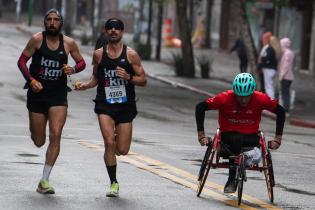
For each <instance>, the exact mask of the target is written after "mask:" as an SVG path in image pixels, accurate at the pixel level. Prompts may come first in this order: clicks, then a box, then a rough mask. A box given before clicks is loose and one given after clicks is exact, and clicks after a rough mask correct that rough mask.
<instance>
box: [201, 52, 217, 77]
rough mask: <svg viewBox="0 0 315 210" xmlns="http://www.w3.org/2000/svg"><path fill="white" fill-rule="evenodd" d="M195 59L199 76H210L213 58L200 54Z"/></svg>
mask: <svg viewBox="0 0 315 210" xmlns="http://www.w3.org/2000/svg"><path fill="white" fill-rule="evenodd" d="M197 61H198V64H199V67H200V76H201V78H210V74H211V71H212V63H213V58H208V57H207V56H206V55H201V56H200V57H198V58H197Z"/></svg>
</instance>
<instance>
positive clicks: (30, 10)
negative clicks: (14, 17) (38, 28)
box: [28, 0, 33, 26]
mask: <svg viewBox="0 0 315 210" xmlns="http://www.w3.org/2000/svg"><path fill="white" fill-rule="evenodd" d="M32 19H33V0H28V26H31V25H32Z"/></svg>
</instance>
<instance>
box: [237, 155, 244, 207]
mask: <svg viewBox="0 0 315 210" xmlns="http://www.w3.org/2000/svg"><path fill="white" fill-rule="evenodd" d="M245 173H246V172H245V162H244V155H241V156H240V160H239V165H238V166H237V168H236V184H237V204H238V205H241V203H242V195H243V185H244V180H245V176H246V175H245Z"/></svg>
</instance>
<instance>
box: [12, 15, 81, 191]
mask: <svg viewBox="0 0 315 210" xmlns="http://www.w3.org/2000/svg"><path fill="white" fill-rule="evenodd" d="M44 25H45V31H43V32H38V33H36V34H34V35H33V36H32V37H31V39H30V40H29V41H28V43H27V45H26V47H25V48H24V50H23V52H22V54H21V56H20V58H19V60H18V67H19V69H20V70H21V72H22V74H23V76H24V78H25V80H26V81H27V83H28V84H29V89H28V91H27V109H28V111H29V126H30V132H31V138H32V140H33V142H34V144H35V145H36V146H37V147H41V146H43V145H44V144H45V140H46V125H47V122H48V124H49V145H48V148H47V151H46V160H45V165H44V170H43V175H42V178H41V180H40V182H39V184H38V188H37V192H39V193H44V194H54V193H55V190H54V188H53V187H52V186H51V185H50V184H49V176H50V172H51V170H52V168H53V166H54V164H55V162H56V160H57V158H58V155H59V152H60V140H61V134H62V129H63V126H64V124H65V122H66V116H67V108H68V102H67V75H71V74H74V73H78V72H80V71H82V70H83V69H84V68H85V61H84V59H83V57H82V56H81V54H80V51H79V49H78V46H77V44H76V43H75V42H74V40H73V39H72V38H70V37H68V36H65V35H63V34H61V33H60V31H61V28H62V25H63V18H62V16H61V15H60V13H59V11H58V10H56V9H51V10H49V11H48V12H47V13H46V15H45V18H44ZM69 53H70V55H71V57H72V58H73V59H74V61H75V62H76V65H75V66H74V67H70V66H68V65H67V63H68V54H69ZM31 57H32V62H31V65H30V68H29V69H28V67H27V61H28V60H29V59H30V58H31Z"/></svg>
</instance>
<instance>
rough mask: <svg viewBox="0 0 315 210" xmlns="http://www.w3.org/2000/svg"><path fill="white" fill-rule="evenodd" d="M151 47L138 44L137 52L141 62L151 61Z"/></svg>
mask: <svg viewBox="0 0 315 210" xmlns="http://www.w3.org/2000/svg"><path fill="white" fill-rule="evenodd" d="M151 51H152V47H151V45H148V44H143V43H139V44H138V45H137V52H138V54H139V55H140V57H141V58H142V59H143V60H150V59H151Z"/></svg>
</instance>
